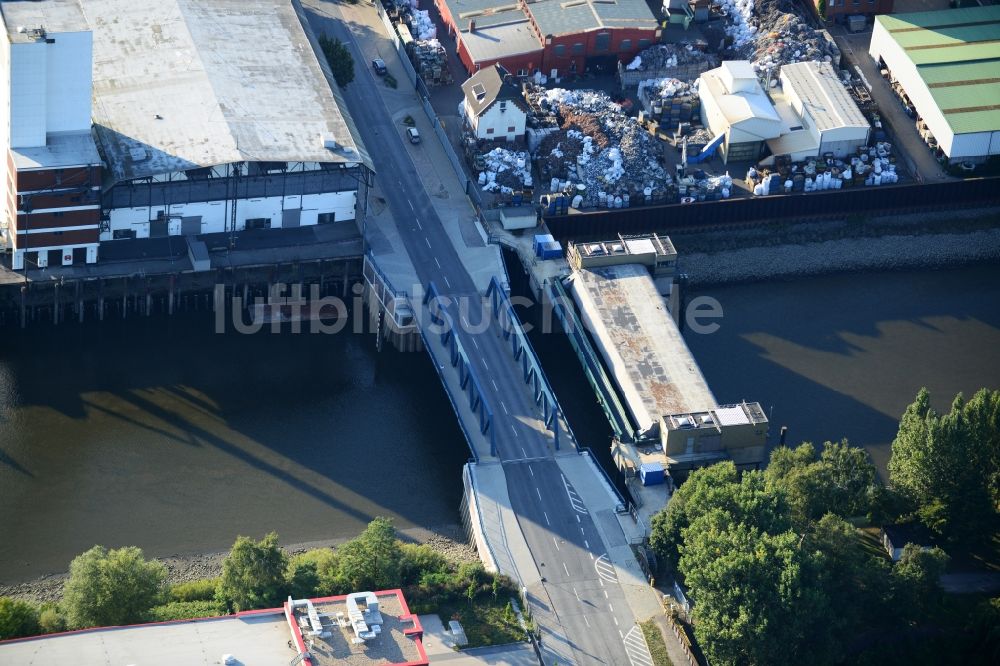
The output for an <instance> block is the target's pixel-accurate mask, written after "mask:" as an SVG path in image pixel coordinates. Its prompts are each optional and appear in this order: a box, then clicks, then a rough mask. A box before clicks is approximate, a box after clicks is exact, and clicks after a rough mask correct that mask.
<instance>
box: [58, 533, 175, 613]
mask: <svg viewBox="0 0 1000 666" xmlns="http://www.w3.org/2000/svg"><path fill="white" fill-rule="evenodd" d="M166 579H167V568H166V567H165V566H163V564H162V563H160V562H156V561H155V560H150V561H147V560H146V559H145V558H144V557H143V552H142V550H141V549H140V548H136V547H135V546H127V547H125V548H119V549H117V550H115V549H112V550H107V549H105V548H104V547H103V546H94V547H93V548H91V549H90V550H88V551H87V552H85V553H82V554H80V555H77V556H76V557H75V558H74V559H73V561H72V562H71V563H70V565H69V580H68V581H66V586H65V589H64V591H63V606H64V608H65V611H66V619H67V621H68V623H69V625H70V626H72V627H77V628H83V627H95V626H107V625H118V624H131V623H134V622H141V621H143V620H144V619H145V618H146V614H147V613H148V612H149V609H150V608H152V607H153V606H155V605H157V604H158V603H160V602H161V601H162V600H163V599H164V598H165V597H166V592H167V589H166V584H165V581H166Z"/></svg>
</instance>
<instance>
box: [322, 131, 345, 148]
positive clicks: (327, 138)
mask: <svg viewBox="0 0 1000 666" xmlns="http://www.w3.org/2000/svg"><path fill="white" fill-rule="evenodd" d="M321 138H322V140H323V147H324V148H326V149H327V150H337V149H339V148H340V144H339V143H337V139H336V138H335V137H334V136H333V135H332V134H324V135H323V136H322V137H321Z"/></svg>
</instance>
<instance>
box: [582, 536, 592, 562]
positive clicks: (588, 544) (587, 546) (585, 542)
mask: <svg viewBox="0 0 1000 666" xmlns="http://www.w3.org/2000/svg"><path fill="white" fill-rule="evenodd" d="M583 547H584V548H586V549H587V550H590V542H588V541H587V540H586V539H584V540H583ZM590 559H594V554H593V553H591V554H590Z"/></svg>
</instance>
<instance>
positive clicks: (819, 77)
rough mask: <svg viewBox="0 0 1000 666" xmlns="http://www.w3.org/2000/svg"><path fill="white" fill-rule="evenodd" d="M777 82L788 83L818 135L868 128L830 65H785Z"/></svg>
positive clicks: (815, 63) (818, 63) (806, 63)
mask: <svg viewBox="0 0 1000 666" xmlns="http://www.w3.org/2000/svg"><path fill="white" fill-rule="evenodd" d="M781 78H782V79H785V80H787V81H788V84H789V85H791V87H792V89H793V90H794V91H795V93H796V94H797V95H798V97H799V99H801V100H802V104H803V106H804V108H805V110H806V111H807V112H808V113H809V116H810V117H811V118H812V119H813V120H814V121H815V122H816V127H817V129H819V131H821V132H823V131H826V130H831V129H836V128H838V127H868V121H867V120H865V117H864V115H863V114H862V113H861V110H860V109H858V105H857V104H855V103H854V100H853V99H851V96H850V95H849V94H848V93H847V89H846V88H844V84H842V83H841V82H840V79H838V78H837V75H836V74H835V73H834V71H833V67H832V66H831V65H830V63H828V62H799V63H794V64H791V65H785V66H784V67H782V68H781Z"/></svg>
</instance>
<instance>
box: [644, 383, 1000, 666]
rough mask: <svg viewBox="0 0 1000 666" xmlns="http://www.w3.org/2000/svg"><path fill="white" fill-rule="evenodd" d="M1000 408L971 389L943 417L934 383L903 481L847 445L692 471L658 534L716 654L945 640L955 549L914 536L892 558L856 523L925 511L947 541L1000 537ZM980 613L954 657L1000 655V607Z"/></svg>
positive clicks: (867, 652)
mask: <svg viewBox="0 0 1000 666" xmlns="http://www.w3.org/2000/svg"><path fill="white" fill-rule="evenodd" d="M998 416H1000V397H998V393H997V392H993V393H990V392H986V391H982V392H980V393H977V394H976V396H975V398H973V400H971V401H969V402H968V403H965V402H963V401H962V400H961V397H959V398H958V399H957V400H956V401H955V404H954V405H953V407H952V411H951V412H950V413H949V414H946V415H943V416H938V415H937V414H935V413H934V412H933V410H931V409H930V407H929V405H928V399H927V394H926V392H925V391H921V393H920V395H918V397H917V401H916V402H915V403H914V404H913V405H911V406H910V408H908V409H907V411H906V414H905V415H904V417H903V420H902V423H901V424H900V430H899V436H898V437H897V438H896V441H895V443H894V444H893V455H892V461H891V462H890V465H889V469H890V478H891V480H892V484H891V486H890V487H889V488H886V487H883V486H882V485H881V483H880V482H879V480H878V475H877V472H876V469H875V467H874V466H873V465H872V463H871V461H870V460H869V459H868V456H867V454H866V453H865V452H864V450H862V449H859V448H853V447H851V446H849V445H848V444H847V442H840V443H830V442H827V443H826V444H825V445H824V446H823V447H822V448H821V449H820V450H817V448H816V447H814V446H813V445H812V444H808V443H806V444H802V445H800V446H798V447H797V448H785V447H781V448H778V449H776V450H775V451H774V452H773V453H772V455H771V458H770V463H769V465H768V466H767V468H766V470H764V471H746V472H743V473H739V472H738V471H737V470H736V468H735V466H734V465H733V464H732V463H731V462H724V463H719V464H716V465H713V466H711V467H707V468H703V469H699V470H696V471H694V472H692V474H691V475H690V477H689V478H688V480H687V481H686V482H685V483H684V484H683V485H681V487H680V488H679V489H678V491H677V492H676V493H675V494H674V496H673V498H672V499H671V501H670V503H669V505H668V506H667V508H666V509H665V510H663V511H661V512H660V513H658V514H657V515H656V516H655V517H654V519H653V522H652V530H651V537H650V543H651V546H652V547H653V549H654V550H655V551H656V553H657V554H658V556H659V559H660V561H661V563H662V564H663V565H664V566H665V567H666V568H668V569H670V570H671V571H672V572H673V573H674V574H675V575H676V576H677V577H678V578H679V579H681V580H682V582H683V583H684V584H685V585H686V586H687V588H688V591H689V596H690V598H691V600H692V602H693V610H692V623H693V625H694V630H695V635H696V636H697V638H698V641H699V643H700V644H701V647H702V649H703V650H704V652H705V654H706V656H707V657H708V659H709V661H710V662H711V663H712V664H716V665H720V666H724V665H726V664H750V665H753V664H777V663H800V662H807V661H808V662H811V663H816V664H836V663H867V662H868V661H880V662H881V663H886V662H888V663H905V661H906V660H905V659H903V660H899V656H900V655H912V654H914V653H913V652H912V651H910V648H911V647H912V646H913V645H922V646H926V645H927V644H928V643H927V640H924V639H926V638H927V637H928V636H930V639H928V640H932V641H937V644H938V647H942V646H944V645H945V644H946V643H943V642H941V641H942V637H941V636H940V635H938V634H940V633H942V629H941V627H936V628H931V629H930V630H928V627H927V623H928V618H930V617H931V616H934V615H935V612H936V611H939V610H940V609H941V607H942V604H943V603H945V600H944V599H943V595H942V591H941V588H940V586H939V578H940V576H941V574H942V573H943V572H944V569H945V566H946V564H947V562H948V557H947V555H946V554H945V552H944V551H943V550H942V549H940V548H938V547H932V548H929V549H925V548H921V547H918V546H916V545H913V544H911V545H908V546H907V547H906V548H905V549H904V551H903V555H902V559H901V560H900V561H899V562H897V563H896V564H895V565H892V564H890V562H889V560H888V558H887V557H886V555H885V553H884V552H882V551H880V550H879V549H878V547H875V546H874V545H873V544H871V543H869V544H866V543H865V542H864V541H863V539H862V535H861V533H860V532H859V530H858V529H857V528H856V527H855V524H854V523H859V522H864V523H869V524H872V523H874V524H879V523H882V522H884V521H887V520H892V519H899V518H902V519H904V520H906V519H910V518H916V519H919V520H921V521H924V522H925V523H927V524H928V526H929V527H931V528H933V529H935V530H936V531H937V532H938V534H940V535H941V536H942V538H948V539H953V540H955V539H973V538H978V537H979V535H980V534H982V533H985V534H987V535H990V534H992V529H991V526H992V525H993V524H994V523H993V519H994V518H995V515H996V508H997V492H998V486H997V459H998V455H997V451H998V449H997V442H998V432H1000V430H998V427H997V426H998V424H1000V420H998ZM973 616H974V617H973V618H972V619H969V620H968V622H967V623H966V624H965V625H962V627H960V630H961V631H960V633H961V634H962V636H961V638H962V640H961V641H959V640H957V637H956V636H948V642H947V645H948V648H947V649H949V650H950V651H951V652H950V655H951V656H953V657H954V656H957V655H958V654H959V653H960V652H961V653H962V654H966V656H968V655H975V656H973V657H971V658H972V659H973V661H971V662H969V663H975V660H976V659H980V657H979V655H981V654H984V653H986V654H989V653H990V652H991V651H992V653H993V654H996V653H997V651H998V650H1000V636H998V631H997V630H996V628H995V626H994V627H992V628H989V623H990V621H996V620H997V619H1000V602H998V601H997V600H993V602H992V603H988V604H984V605H983V606H981V607H980V608H979V609H978V610H977V611H976V613H974V614H973ZM975 618H978V619H975ZM976 627H979V629H977V628H976ZM935 632H937V633H935ZM913 636H920V637H923V638H922V639H921V640H920V641H914V640H910V639H911V638H913ZM887 637H889V638H891V639H892V640H888V639H887ZM887 646H892V647H891V649H890V647H887ZM886 654H895V656H894V657H890V658H886ZM909 658H910V657H907V659H909ZM918 661H919V660H918ZM983 661H984V663H989V662H990V660H989V659H986V660H983ZM928 663H929V662H928Z"/></svg>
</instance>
